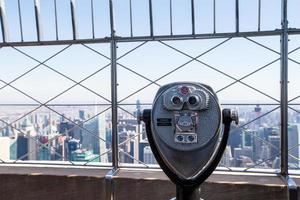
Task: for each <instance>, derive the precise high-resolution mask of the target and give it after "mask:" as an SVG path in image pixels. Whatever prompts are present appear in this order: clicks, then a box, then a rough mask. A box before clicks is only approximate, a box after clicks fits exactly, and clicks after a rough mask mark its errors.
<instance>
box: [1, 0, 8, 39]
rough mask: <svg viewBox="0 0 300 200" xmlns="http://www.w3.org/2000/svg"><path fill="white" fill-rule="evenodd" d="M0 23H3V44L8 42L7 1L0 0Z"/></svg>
mask: <svg viewBox="0 0 300 200" xmlns="http://www.w3.org/2000/svg"><path fill="white" fill-rule="evenodd" d="M0 22H1V31H2V40H3V43H6V42H8V40H9V39H8V26H7V20H6V12H5V1H4V0H0Z"/></svg>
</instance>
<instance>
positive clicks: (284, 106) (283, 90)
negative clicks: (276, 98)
mask: <svg viewBox="0 0 300 200" xmlns="http://www.w3.org/2000/svg"><path fill="white" fill-rule="evenodd" d="M281 28H282V33H281V47H280V48H281V58H280V61H281V62H280V65H281V66H280V68H281V72H280V114H281V119H280V121H281V126H280V136H281V142H280V147H281V148H280V149H281V166H280V169H281V171H280V172H281V175H282V176H287V175H288V20H287V0H282V16H281Z"/></svg>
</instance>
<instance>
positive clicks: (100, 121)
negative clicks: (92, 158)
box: [82, 114, 108, 162]
mask: <svg viewBox="0 0 300 200" xmlns="http://www.w3.org/2000/svg"><path fill="white" fill-rule="evenodd" d="M83 127H84V130H82V148H83V149H87V150H91V151H92V152H93V154H103V153H104V152H106V143H105V138H106V120H105V115H104V114H102V115H99V116H97V117H95V118H94V119H92V120H90V121H88V122H86V123H84V124H83ZM87 130H88V131H87ZM101 162H108V158H107V156H106V155H103V156H101Z"/></svg>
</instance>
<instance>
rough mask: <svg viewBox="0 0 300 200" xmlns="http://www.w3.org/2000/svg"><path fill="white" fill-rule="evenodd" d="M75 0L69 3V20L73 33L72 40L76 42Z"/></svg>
mask: <svg viewBox="0 0 300 200" xmlns="http://www.w3.org/2000/svg"><path fill="white" fill-rule="evenodd" d="M75 4H76V3H75V0H71V1H70V5H71V20H72V31H73V40H76V39H77V38H78V37H77V21H76V5H75Z"/></svg>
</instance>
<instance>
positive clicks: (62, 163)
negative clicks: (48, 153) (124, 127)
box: [0, 160, 112, 167]
mask: <svg viewBox="0 0 300 200" xmlns="http://www.w3.org/2000/svg"><path fill="white" fill-rule="evenodd" d="M84 163H85V162H80V163H79V162H75V164H74V165H73V164H71V163H69V162H67V161H43V160H40V161H39V160H30V161H22V160H19V161H17V162H11V161H6V162H4V163H0V167H1V165H14V166H16V165H33V166H34V167H36V165H43V166H70V167H112V163H100V162H99V163H96V164H94V163H91V164H89V165H84Z"/></svg>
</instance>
